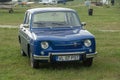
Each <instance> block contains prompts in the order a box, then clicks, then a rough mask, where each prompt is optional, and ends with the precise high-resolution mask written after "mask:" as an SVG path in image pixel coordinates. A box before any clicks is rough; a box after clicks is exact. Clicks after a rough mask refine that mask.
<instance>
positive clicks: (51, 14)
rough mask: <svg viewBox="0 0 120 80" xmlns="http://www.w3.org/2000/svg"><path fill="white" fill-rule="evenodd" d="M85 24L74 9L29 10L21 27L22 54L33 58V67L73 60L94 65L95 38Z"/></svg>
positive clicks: (31, 61) (19, 36) (31, 62)
mask: <svg viewBox="0 0 120 80" xmlns="http://www.w3.org/2000/svg"><path fill="white" fill-rule="evenodd" d="M84 25H85V23H81V22H80V19H79V17H78V15H77V13H76V11H75V10H73V9H69V8H58V7H56V8H53V7H52V8H35V9H29V10H27V11H26V13H25V18H24V22H23V24H21V25H20V28H19V34H18V38H19V43H20V46H21V54H22V56H28V57H29V58H30V64H31V67H33V68H38V67H39V66H40V65H39V63H49V62H70V61H80V62H83V64H84V65H85V66H91V65H92V62H93V58H94V56H95V55H96V43H95V37H94V35H92V34H91V33H90V32H88V31H87V30H85V29H84Z"/></svg>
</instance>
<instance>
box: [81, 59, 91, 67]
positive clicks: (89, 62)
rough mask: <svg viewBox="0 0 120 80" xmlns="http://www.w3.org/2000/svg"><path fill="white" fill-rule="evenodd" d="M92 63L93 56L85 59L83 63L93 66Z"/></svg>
mask: <svg viewBox="0 0 120 80" xmlns="http://www.w3.org/2000/svg"><path fill="white" fill-rule="evenodd" d="M92 63H93V58H87V59H85V60H84V61H83V65H84V66H86V67H90V66H92Z"/></svg>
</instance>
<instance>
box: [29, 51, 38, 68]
mask: <svg viewBox="0 0 120 80" xmlns="http://www.w3.org/2000/svg"><path fill="white" fill-rule="evenodd" d="M30 64H31V67H32V68H36V69H37V68H39V62H38V61H37V60H35V59H34V58H33V54H32V53H30Z"/></svg>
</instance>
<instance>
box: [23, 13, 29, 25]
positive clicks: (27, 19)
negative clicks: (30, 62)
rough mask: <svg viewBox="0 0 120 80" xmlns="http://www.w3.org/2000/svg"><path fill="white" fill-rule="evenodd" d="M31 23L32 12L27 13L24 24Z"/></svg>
mask: <svg viewBox="0 0 120 80" xmlns="http://www.w3.org/2000/svg"><path fill="white" fill-rule="evenodd" d="M29 23H30V14H29V13H26V15H25V21H24V24H29Z"/></svg>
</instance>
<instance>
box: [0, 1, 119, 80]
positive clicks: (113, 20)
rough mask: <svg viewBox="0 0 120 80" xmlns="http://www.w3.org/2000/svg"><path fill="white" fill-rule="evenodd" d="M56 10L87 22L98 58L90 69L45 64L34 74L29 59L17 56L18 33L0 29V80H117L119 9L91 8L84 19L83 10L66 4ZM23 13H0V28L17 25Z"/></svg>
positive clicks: (84, 12) (76, 65) (73, 64)
mask: <svg viewBox="0 0 120 80" xmlns="http://www.w3.org/2000/svg"><path fill="white" fill-rule="evenodd" d="M74 4H77V3H76V2H75V3H74ZM40 6H41V5H40ZM44 6H46V5H44ZM59 6H63V7H70V8H73V9H75V10H77V12H78V14H79V16H80V17H81V21H85V22H87V26H85V28H86V29H87V30H89V31H90V32H91V33H93V34H94V35H95V37H96V42H97V51H98V55H97V57H96V58H95V59H94V63H93V66H91V67H89V68H86V67H84V66H82V64H81V63H68V64H56V65H51V64H47V65H45V66H43V67H42V68H39V69H37V70H36V69H32V68H31V67H30V65H29V59H28V58H27V57H22V56H21V55H20V46H19V43H18V38H17V35H18V29H17V28H0V80H119V79H120V70H119V68H120V47H119V45H120V36H119V35H120V28H119V26H120V8H118V7H117V6H114V7H110V8H106V7H95V6H94V7H93V9H94V15H93V16H88V14H87V8H86V7H84V6H80V5H78V6H76V5H73V6H71V4H70V3H68V4H67V5H61V4H60V5H59ZM26 9H27V8H25V9H23V8H20V9H19V10H17V9H15V11H16V12H15V13H13V14H9V13H7V11H6V10H0V24H1V25H2V24H4V25H6V24H8V25H19V24H21V23H22V21H23V16H24V11H25V10H26ZM102 30H103V31H102ZM104 30H116V31H113V32H111V31H107V32H105V31H104Z"/></svg>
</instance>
